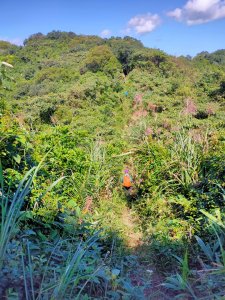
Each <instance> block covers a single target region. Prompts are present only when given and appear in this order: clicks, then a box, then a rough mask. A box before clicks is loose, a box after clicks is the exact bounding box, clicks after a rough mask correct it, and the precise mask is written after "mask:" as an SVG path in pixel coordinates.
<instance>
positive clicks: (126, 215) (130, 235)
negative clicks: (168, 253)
mask: <svg viewBox="0 0 225 300" xmlns="http://www.w3.org/2000/svg"><path fill="white" fill-rule="evenodd" d="M122 222H123V224H124V225H125V228H126V232H124V235H125V236H126V237H127V246H128V247H129V248H137V247H139V246H141V245H142V243H143V234H142V232H141V231H140V229H139V228H138V223H139V220H138V218H137V217H136V216H134V214H133V213H132V211H131V210H130V209H129V208H128V207H126V208H125V209H124V210H123V213H122Z"/></svg>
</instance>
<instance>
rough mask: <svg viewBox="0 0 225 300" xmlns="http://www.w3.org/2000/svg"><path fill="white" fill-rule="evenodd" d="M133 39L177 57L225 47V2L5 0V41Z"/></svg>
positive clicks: (0, 31) (1, 35)
mask: <svg viewBox="0 0 225 300" xmlns="http://www.w3.org/2000/svg"><path fill="white" fill-rule="evenodd" d="M52 30H61V31H73V32H75V33H77V34H94V35H100V36H102V37H110V36H124V35H130V36H133V37H135V38H137V39H139V40H141V41H142V42H143V44H144V45H145V46H146V47H153V48H159V49H162V50H164V51H165V52H167V53H169V54H173V55H187V54H190V55H192V56H193V55H195V54H197V53H199V52H201V51H209V52H212V51H215V50H217V49H224V48H225V0H155V1H153V0H152V1H151V0H113V1H110V0H105V1H103V0H83V1H82V0H81V1H76V0H39V1H37V0H29V1H28V0H20V1H18V0H1V17H0V39H2V40H8V41H11V42H13V43H17V44H19V43H20V44H21V43H22V41H23V40H24V39H25V38H27V37H29V36H30V35H31V34H33V33H37V32H42V33H44V34H46V33H48V32H50V31H52Z"/></svg>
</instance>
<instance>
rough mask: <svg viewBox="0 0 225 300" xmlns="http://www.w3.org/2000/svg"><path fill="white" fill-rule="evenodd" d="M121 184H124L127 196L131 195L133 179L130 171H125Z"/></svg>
mask: <svg viewBox="0 0 225 300" xmlns="http://www.w3.org/2000/svg"><path fill="white" fill-rule="evenodd" d="M121 182H122V185H123V189H124V190H125V192H126V194H127V195H129V194H130V192H131V190H132V183H133V179H132V177H131V176H130V174H129V170H128V169H125V170H124V175H123V178H121Z"/></svg>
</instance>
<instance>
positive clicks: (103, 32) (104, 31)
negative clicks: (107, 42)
mask: <svg viewBox="0 0 225 300" xmlns="http://www.w3.org/2000/svg"><path fill="white" fill-rule="evenodd" d="M110 34H111V31H110V30H109V29H104V30H102V32H101V33H100V36H101V37H102V38H106V37H107V36H109V35H110Z"/></svg>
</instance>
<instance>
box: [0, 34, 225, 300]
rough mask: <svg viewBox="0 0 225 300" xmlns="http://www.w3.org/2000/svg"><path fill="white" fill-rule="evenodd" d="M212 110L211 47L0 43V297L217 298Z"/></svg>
mask: <svg viewBox="0 0 225 300" xmlns="http://www.w3.org/2000/svg"><path fill="white" fill-rule="evenodd" d="M224 113H225V50H218V51H215V52H213V53H208V52H205V51H203V52H201V53H199V54H198V55H196V56H195V57H193V58H192V57H190V56H187V57H183V56H181V57H175V56H171V55H168V54H166V53H165V52H163V51H161V50H159V49H153V48H146V47H144V45H143V44H142V43H141V42H140V41H138V40H136V39H134V38H131V37H124V38H118V37H112V38H109V39H102V38H100V37H98V36H85V35H77V34H75V33H73V32H61V31H52V32H50V33H48V34H47V35H44V34H42V33H37V34H33V35H32V36H30V37H29V38H27V39H26V40H25V41H24V46H20V47H19V46H16V45H12V44H10V43H8V42H5V41H0V117H1V120H0V159H1V168H0V196H1V198H2V199H1V203H2V204H1V214H0V226H1V230H0V268H1V270H2V271H0V295H3V296H4V297H5V298H6V299H37V300H38V299H57V300H58V299H65V300H66V299H152V298H150V297H151V295H155V297H156V298H155V299H168V297H170V296H169V295H171V299H174V297H175V296H178V295H180V297H181V299H203V298H204V299H214V298H215V299H217V298H218V299H222V298H220V297H223V296H225V295H224V290H225V280H224V270H225V261H224V251H225V250H224V240H225V231H224V228H225V224H224V217H225V203H224V201H225V192H224V188H225V183H224V182H225V163H224V162H225V146H224V136H225V118H224V115H225V114H224ZM39 163H40V165H39ZM125 168H126V169H129V172H130V174H131V175H132V177H133V187H132V189H131V190H130V191H129V192H127V191H124V190H123V188H122V184H121V177H122V176H123V170H124V169H125ZM29 170H30V171H29ZM27 172H28V173H27ZM23 179H24V181H22V182H21V180H23ZM19 182H21V184H20V185H19ZM132 241H133V242H132ZM21 264H22V268H21ZM146 270H147V271H146ZM212 295H213V297H214V298H210V297H211V296H212ZM7 297H10V298H7ZM12 297H14V298H12ZM16 297H17V298H16ZM157 297H158V298H157ZM182 297H183V298H182ZM0 298H1V297H0Z"/></svg>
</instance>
